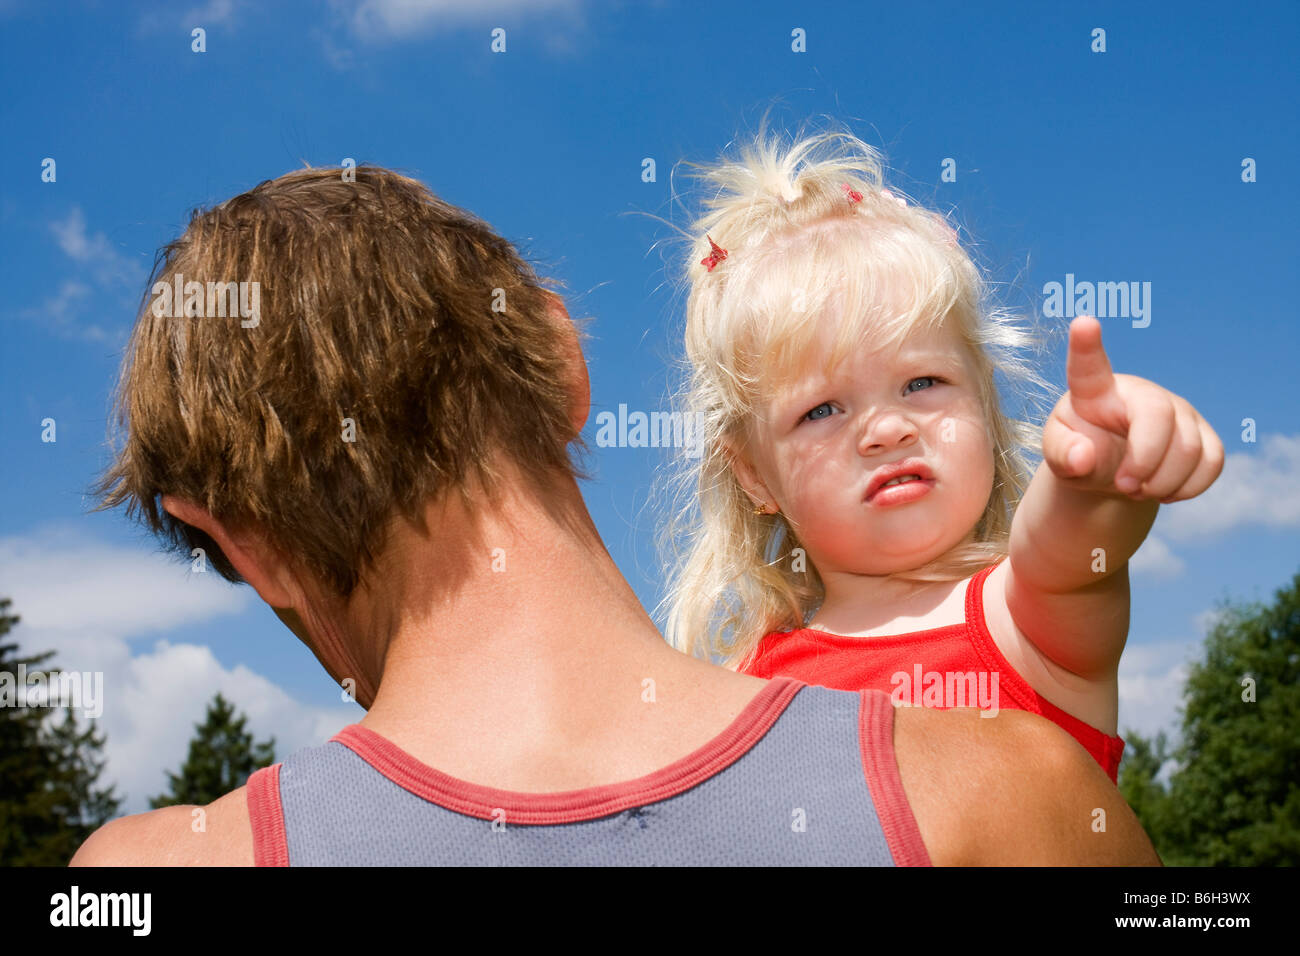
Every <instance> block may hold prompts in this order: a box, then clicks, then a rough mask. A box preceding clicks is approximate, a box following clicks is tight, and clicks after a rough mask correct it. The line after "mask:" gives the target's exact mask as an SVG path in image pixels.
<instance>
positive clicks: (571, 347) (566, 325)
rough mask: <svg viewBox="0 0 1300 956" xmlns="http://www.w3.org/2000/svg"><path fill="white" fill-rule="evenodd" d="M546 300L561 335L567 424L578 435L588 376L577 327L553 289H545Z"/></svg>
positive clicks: (587, 406)
mask: <svg viewBox="0 0 1300 956" xmlns="http://www.w3.org/2000/svg"><path fill="white" fill-rule="evenodd" d="M546 295H547V297H548V298H549V299H550V303H551V309H550V317H551V319H552V320H553V321H554V322H555V323H556V324H557V325H558V326H559V328H560V330H561V332H562V333H563V335H564V356H565V364H566V365H567V376H568V381H567V383H566V387H567V390H568V393H569V423H570V424H571V425H572V426H573V434H574V435H578V434H581V432H582V429H583V426H585V425H586V424H587V416H588V415H590V414H591V377H590V376H589V375H588V374H587V359H586V357H585V356H583V354H582V342H581V340H580V339H579V337H578V329H577V326H575V325H574V324H573V320H572V319H571V318H569V310H568V309H567V308H565V306H564V300H563V299H561V298H560V297H559V296H558V295H556V294H555V293H554V292H550V291H547V292H546Z"/></svg>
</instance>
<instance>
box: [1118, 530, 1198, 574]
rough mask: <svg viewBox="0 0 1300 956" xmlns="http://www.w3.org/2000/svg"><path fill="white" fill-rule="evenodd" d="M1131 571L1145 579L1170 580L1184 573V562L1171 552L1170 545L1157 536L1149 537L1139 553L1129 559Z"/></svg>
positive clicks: (1139, 549)
mask: <svg viewBox="0 0 1300 956" xmlns="http://www.w3.org/2000/svg"><path fill="white" fill-rule="evenodd" d="M1128 563H1129V569H1130V570H1131V571H1132V572H1133V573H1134V574H1140V575H1143V576H1145V577H1151V578H1157V579H1168V578H1176V577H1178V575H1180V574H1182V573H1183V567H1184V565H1183V562H1182V560H1181V559H1180V558H1179V557H1178V555H1176V554H1174V553H1173V552H1172V551H1170V550H1169V545H1167V544H1165V543H1164V541H1163V540H1161V539H1160V538H1157V537H1156V536H1155V535H1153V534H1152V535H1147V539H1146V540H1145V541H1143V542H1142V546H1141V547H1140V548H1138V550H1137V553H1136V554H1135V555H1133V557H1131V558H1130V559H1129V562H1128Z"/></svg>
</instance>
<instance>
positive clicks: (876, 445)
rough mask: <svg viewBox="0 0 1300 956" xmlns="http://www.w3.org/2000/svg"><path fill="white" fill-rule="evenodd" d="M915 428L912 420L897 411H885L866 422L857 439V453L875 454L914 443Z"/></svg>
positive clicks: (915, 436)
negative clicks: (860, 436) (860, 435)
mask: <svg viewBox="0 0 1300 956" xmlns="http://www.w3.org/2000/svg"><path fill="white" fill-rule="evenodd" d="M917 434H918V432H917V428H916V425H915V424H913V422H912V420H911V419H910V418H908V417H907V416H905V415H900V414H899V413H898V412H894V411H887V412H883V413H881V414H880V415H877V416H876V417H875V418H873V419H871V420H869V421H868V422H867V425H866V427H865V428H864V429H863V430H862V438H861V439H860V440H859V441H858V453H859V454H862V455H876V454H880V453H881V452H888V451H891V450H892V449H895V448H906V447H907V446H909V445H913V444H915V443H916V439H917Z"/></svg>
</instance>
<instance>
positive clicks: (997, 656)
mask: <svg viewBox="0 0 1300 956" xmlns="http://www.w3.org/2000/svg"><path fill="white" fill-rule="evenodd" d="M1004 560H1006V559H1005V558H1000V559H998V560H997V561H995V562H993V563H992V564H990V565H989V566H988V567H986V568H982V569H981V570H980V571H978V572H976V574H975V575H973V576H972V577H971V578H970V580H969V581H967V583H966V620H964V621H962V622H961V623H960V624H941V625H940V626H938V627H927V628H925V629H924V630H920V631H909V632H905V633H902V634H879V635H876V634H873V635H871V637H870V638H862V637H845V636H844V635H842V634H835V633H833V632H831V631H823V630H819V629H817V628H812V627H799V628H795V629H794V630H791V631H774V632H773V633H772V634H768V635H765V636H764V638H763V644H764V645H766V644H767V642H768V641H769V640H770V639H771V638H773V636H774V635H775V636H777V637H782V638H784V637H789V636H790V635H792V634H798V635H800V636H801V637H803V638H805V639H810V640H815V641H822V642H824V643H826V644H829V645H833V646H835V647H844V646H846V645H852V646H855V647H857V648H859V649H861V648H863V647H864V646H866V645H865V643H864V642H866V641H868V640H869V641H870V646H871V647H881V646H885V645H889V644H891V643H902V644H912V643H916V642H918V641H923V640H926V639H932V638H934V637H935V636H937V635H939V634H946V635H953V636H957V635H962V636H965V637H966V638H967V639H968V640H969V641H970V644H971V646H972V647H973V648H974V650H975V653H976V655H977V656H978V657H979V658H980V660H981V663H982V665H983V667H984V669H985V670H988V671H997V672H998V675H999V676H998V682H999V690H1002V689H1004V688H1005V689H1006V690H1007V692H1008V693H1009V695H1010V696H1011V698H1012V700H1014V701H1015V702H1016V703H1017V704H1019V709H1021V710H1026V711H1028V712H1029V713H1031V714H1038V715H1040V716H1042V717H1046V718H1048V719H1049V720H1051V721H1053V722H1054V723H1056V724H1057V725H1059V726H1060V727H1062V728H1063V729H1064V730H1066V731H1067V732H1069V733H1070V734H1071V735H1072V736H1073V737H1075V738H1076V739H1078V738H1080V737H1082V738H1086V739H1087V740H1089V741H1092V743H1093V745H1094V746H1095V747H1096V749H1097V750H1098V751H1099V752H1100V753H1102V754H1104V755H1105V758H1106V762H1105V763H1104V764H1103V765H1102V767H1103V769H1104V770H1105V771H1106V773H1107V775H1108V776H1109V777H1110V779H1111V782H1112V783H1113V782H1115V780H1116V777H1117V774H1118V771H1119V761H1120V757H1121V755H1122V754H1123V753H1124V739H1123V738H1122V737H1118V736H1112V735H1110V734H1107V733H1106V732H1105V731H1103V730H1100V729H1098V728H1097V727H1094V726H1093V725H1092V724H1089V723H1087V722H1086V721H1083V720H1080V719H1079V718H1078V717H1075V716H1074V715H1073V714H1071V713H1069V712H1068V711H1065V710H1062V709H1061V708H1060V707H1058V706H1056V705H1055V704H1053V703H1052V702H1051V701H1050V700H1048V699H1047V698H1046V697H1044V696H1043V695H1042V694H1040V693H1038V692H1037V691H1036V690H1034V688H1033V687H1031V686H1030V684H1029V682H1028V681H1026V680H1025V679H1024V678H1023V677H1022V676H1020V672H1019V671H1017V670H1016V669H1015V668H1014V667H1012V666H1011V662H1010V661H1008V660H1007V659H1006V657H1005V656H1004V655H1003V654H1002V651H1001V650H1000V649H999V648H998V646H997V644H996V643H995V642H994V640H993V635H992V634H991V633H989V629H988V622H987V621H986V620H985V618H984V582H985V581H986V580H987V579H988V576H989V575H990V574H992V573H993V569H994V568H996V567H997V566H998V565H999V564H1001V563H1002V561H1004ZM762 657H763V649H762V647H760V648H759V650H758V652H757V654H756V655H755V659H754V662H753V664H752V665H751V666H749V667H745V668H742V669H741V672H742V673H746V674H751V675H753V676H755V677H764V676H766V673H765V670H764V668H763V667H762V666H761V665H762V663H763V661H762Z"/></svg>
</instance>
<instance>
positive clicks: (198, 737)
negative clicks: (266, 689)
mask: <svg viewBox="0 0 1300 956" xmlns="http://www.w3.org/2000/svg"><path fill="white" fill-rule="evenodd" d="M247 719H248V718H247V717H245V716H243V715H240V716H239V717H236V716H235V708H234V706H233V705H232V704H231V703H230V702H229V701H227V700H226V699H225V698H224V697H222V696H221V694H217V696H216V697H214V698H213V699H212V703H210V704H208V712H207V717H206V718H205V719H204V721H203V723H202V724H195V726H194V730H195V736H194V738H193V739H192V740H191V741H190V752H189V756H188V757H186V758H185V763H184V764H183V765H182V766H181V771H180V773H168V774H167V776H168V778H169V779H170V781H171V793H168V794H163V795H162V796H159V797H154V798H153V799H151V800H150V801H149V802H150V805H151V806H152V807H153V808H154V809H155V810H157V809H158V808H159V807H170V806H175V805H177V804H187V805H204V804H208V803H211V802H212V801H213V800H216V799H217V798H218V797H221V796H224V795H225V794H227V793H229V792H230V791H231V790H236V789H238V788H239V787H242V786H243V785H244V783H245V782H246V781H247V780H248V777H249V775H250V774H252V773H253V772H254V771H255V770H258V769H260V768H262V767H266V766H269V765H271V764H272V763H274V762H275V738H274V737H272V738H271V739H270V740H268V741H265V742H263V743H260V744H254V743H253V735H252V734H251V733H246V732H245V731H244V724H245V722H246V721H247Z"/></svg>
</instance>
